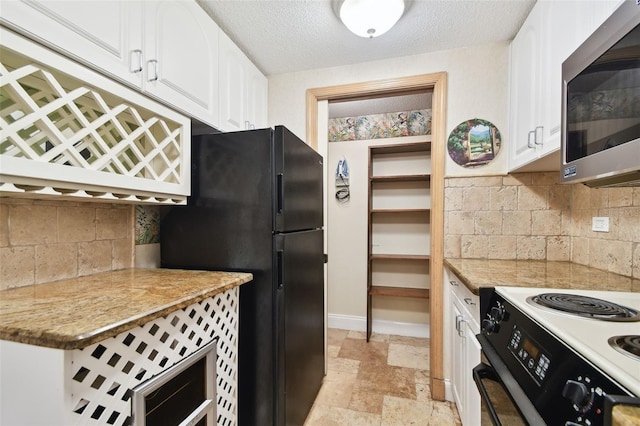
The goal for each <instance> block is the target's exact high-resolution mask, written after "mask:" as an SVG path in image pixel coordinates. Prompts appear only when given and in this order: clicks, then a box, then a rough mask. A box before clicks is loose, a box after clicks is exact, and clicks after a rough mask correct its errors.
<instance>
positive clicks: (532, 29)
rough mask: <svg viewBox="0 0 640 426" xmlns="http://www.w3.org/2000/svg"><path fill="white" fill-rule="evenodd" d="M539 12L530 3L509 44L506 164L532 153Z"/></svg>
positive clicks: (524, 159)
mask: <svg viewBox="0 0 640 426" xmlns="http://www.w3.org/2000/svg"><path fill="white" fill-rule="evenodd" d="M541 25H542V14H541V10H540V9H539V8H536V7H534V8H533V10H532V11H531V13H530V14H529V17H528V18H527V20H526V21H525V22H524V24H523V25H522V28H521V29H520V31H519V32H518V35H517V36H516V37H515V38H514V39H513V42H512V43H511V47H510V75H509V78H510V91H509V122H510V124H509V129H510V132H511V137H510V138H509V168H510V169H513V168H514V167H517V166H519V165H522V164H526V163H528V162H530V161H531V160H532V159H534V158H535V157H536V144H535V136H536V135H535V133H536V131H538V133H540V132H539V131H540V129H536V123H537V122H538V121H539V111H540V106H539V101H538V98H539V96H538V91H539V86H540V79H541V68H540V67H539V64H540V48H539V36H538V34H539V33H540V31H542V30H541Z"/></svg>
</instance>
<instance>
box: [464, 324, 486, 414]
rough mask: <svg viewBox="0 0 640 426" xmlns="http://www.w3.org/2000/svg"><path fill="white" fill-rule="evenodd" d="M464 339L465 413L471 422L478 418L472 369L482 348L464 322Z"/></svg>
mask: <svg viewBox="0 0 640 426" xmlns="http://www.w3.org/2000/svg"><path fill="white" fill-rule="evenodd" d="M466 326H467V330H466V333H465V335H466V339H465V362H464V371H463V373H464V375H465V380H466V383H467V384H466V386H465V393H466V394H465V403H464V405H465V407H464V410H465V414H466V417H467V418H468V419H469V421H470V423H469V424H473V421H474V420H476V419H480V404H481V401H480V393H479V392H478V388H477V387H476V383H475V382H474V381H473V377H472V371H473V368H474V367H475V366H477V365H478V364H480V351H481V350H482V348H481V347H480V343H479V342H478V339H476V336H475V335H476V332H474V330H473V329H472V328H471V327H469V325H468V324H466Z"/></svg>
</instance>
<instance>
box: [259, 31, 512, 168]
mask: <svg viewBox="0 0 640 426" xmlns="http://www.w3.org/2000/svg"><path fill="white" fill-rule="evenodd" d="M508 59H509V44H508V42H501V43H493V44H487V45H480V46H474V47H469V48H460V49H453V50H447V51H440V52H433V53H425V54H421V55H414V56H406V57H401V58H392V59H386V60H382V61H375V62H367V63H361V64H355V65H349V66H342V67H334V68H323V69H315V70H309V71H302V72H295V73H287V74H279V75H274V76H270V77H269V123H270V125H272V126H273V125H278V124H282V125H285V126H287V127H288V128H289V129H290V130H291V131H293V132H294V133H295V134H296V135H298V136H299V137H301V138H303V139H304V138H305V137H306V91H307V89H312V88H319V87H327V86H334V85H340V84H348V83H358V82H366V81H375V80H382V79H392V78H399V77H406V76H413V75H420V74H430V73H436V72H442V71H445V72H446V73H447V85H448V88H447V111H446V117H447V129H446V131H447V135H448V134H449V132H451V130H453V128H454V127H456V126H457V125H458V124H460V123H461V122H463V121H466V120H469V119H472V118H482V119H485V120H489V121H491V122H492V123H493V124H495V125H496V126H497V127H498V129H499V130H500V132H501V134H502V135H503V138H504V137H505V136H506V135H508V130H509V129H508V126H507V89H508V84H507V83H508ZM446 161H447V175H449V176H468V175H469V174H476V175H477V174H483V175H490V174H493V175H495V174H499V173H506V171H507V152H506V149H502V150H501V152H500V153H499V155H498V156H497V157H496V159H495V161H494V162H492V163H491V164H490V165H488V166H486V167H483V168H481V169H476V170H469V169H465V168H463V167H460V166H458V165H457V164H455V163H454V162H453V161H451V160H450V159H449V158H448V157H447V159H446Z"/></svg>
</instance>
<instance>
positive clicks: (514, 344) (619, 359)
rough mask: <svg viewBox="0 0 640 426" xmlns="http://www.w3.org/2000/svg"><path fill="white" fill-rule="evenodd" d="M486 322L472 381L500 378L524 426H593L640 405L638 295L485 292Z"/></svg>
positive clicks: (529, 290) (483, 316)
mask: <svg viewBox="0 0 640 426" xmlns="http://www.w3.org/2000/svg"><path fill="white" fill-rule="evenodd" d="M480 314H481V324H482V327H481V328H482V332H481V334H479V335H478V340H479V341H480V344H481V346H482V351H483V355H484V356H485V359H486V360H487V364H488V365H487V364H485V365H484V367H482V368H480V369H479V371H480V370H482V371H484V372H485V373H484V376H483V377H475V376H476V375H477V373H476V371H474V380H476V383H479V380H481V379H483V378H491V377H493V378H494V379H496V378H497V379H498V380H499V381H500V382H501V384H502V386H503V388H504V389H505V391H506V393H507V395H508V396H509V397H510V398H511V400H512V401H513V403H514V405H515V406H516V408H517V410H518V411H519V412H520V414H521V416H522V418H523V419H524V421H525V423H529V424H544V423H546V424H561V425H589V426H595V425H601V424H606V423H607V420H608V419H609V418H610V416H611V407H612V406H614V405H615V404H617V403H618V402H620V401H622V402H624V403H625V404H627V403H629V404H631V405H632V406H635V405H637V404H640V293H633V292H611V291H584V290H569V289H567V290H564V289H548V288H527V287H495V288H482V289H480ZM481 366H482V364H481ZM481 366H479V367H481ZM487 368H490V370H491V373H490V374H489V373H487V372H486V371H487ZM481 375H482V374H480V376H481ZM498 380H496V381H498ZM478 388H479V390H480V393H481V394H483V392H484V394H483V395H482V396H483V399H484V400H485V403H487V404H490V401H488V399H489V398H488V396H487V395H486V390H483V389H482V384H479V385H478ZM607 399H608V400H610V402H608V403H605V401H606V400H607ZM494 424H500V422H499V421H497V420H495V421H494Z"/></svg>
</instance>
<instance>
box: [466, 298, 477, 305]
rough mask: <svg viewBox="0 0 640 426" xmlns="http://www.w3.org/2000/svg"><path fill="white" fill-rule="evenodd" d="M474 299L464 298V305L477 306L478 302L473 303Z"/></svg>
mask: <svg viewBox="0 0 640 426" xmlns="http://www.w3.org/2000/svg"><path fill="white" fill-rule="evenodd" d="M471 300H472V299H471V298H470V297H465V298H464V303H466V304H467V305H475V304H476V302H472V301H471Z"/></svg>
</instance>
